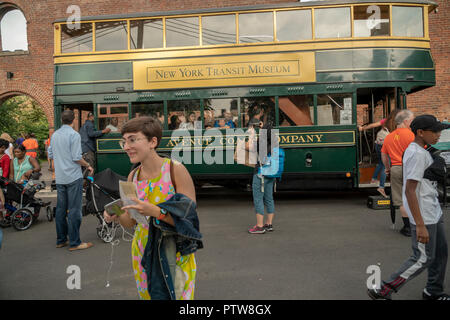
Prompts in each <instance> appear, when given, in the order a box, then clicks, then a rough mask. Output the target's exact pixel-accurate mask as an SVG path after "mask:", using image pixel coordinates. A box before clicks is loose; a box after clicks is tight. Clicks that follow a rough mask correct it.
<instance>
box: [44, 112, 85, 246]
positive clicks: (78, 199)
mask: <svg viewBox="0 0 450 320" xmlns="http://www.w3.org/2000/svg"><path fill="white" fill-rule="evenodd" d="M74 119H75V114H74V113H73V111H72V110H65V111H63V113H62V115H61V120H62V124H63V125H62V126H61V128H59V129H58V130H56V131H55V133H53V136H52V140H51V143H50V147H49V149H48V156H49V158H50V159H53V161H54V166H55V182H56V190H57V203H56V216H55V222H56V236H57V239H56V247H57V248H62V247H65V246H67V245H68V244H69V243H68V242H67V237H69V240H70V249H69V250H70V251H74V250H80V249H87V248H90V247H92V246H93V244H92V243H90V242H89V243H84V242H81V240H80V226H81V216H82V215H81V207H82V197H83V174H82V172H81V166H83V167H87V168H88V171H89V173H90V174H93V173H94V169H93V168H92V167H91V166H90V165H89V163H87V162H86V161H85V160H84V159H83V158H82V154H81V138H80V134H79V133H78V132H76V131H75V130H74V129H73V120H74Z"/></svg>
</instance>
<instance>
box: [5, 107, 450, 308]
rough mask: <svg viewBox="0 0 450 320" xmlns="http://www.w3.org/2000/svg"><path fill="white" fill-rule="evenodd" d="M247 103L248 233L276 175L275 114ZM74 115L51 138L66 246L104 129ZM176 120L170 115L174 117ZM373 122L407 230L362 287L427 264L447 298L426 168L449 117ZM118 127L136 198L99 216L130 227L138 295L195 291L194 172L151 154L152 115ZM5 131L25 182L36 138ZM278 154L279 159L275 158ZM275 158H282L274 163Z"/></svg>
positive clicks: (386, 292) (263, 219) (429, 290)
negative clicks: (386, 269) (391, 264)
mask: <svg viewBox="0 0 450 320" xmlns="http://www.w3.org/2000/svg"><path fill="white" fill-rule="evenodd" d="M250 110H251V113H250V116H249V120H248V128H247V129H248V133H249V139H248V141H247V142H246V143H245V150H246V151H247V152H249V153H255V154H256V159H257V160H256V163H255V164H252V165H251V166H252V167H253V168H254V169H253V178H252V194H253V203H254V209H255V214H256V225H255V226H253V227H251V228H249V229H248V232H249V233H250V234H262V233H266V232H271V231H274V226H273V224H274V216H275V205H274V199H273V192H274V185H275V183H276V175H275V174H274V173H273V172H272V174H266V173H265V172H266V171H265V170H264V169H267V166H270V163H271V162H272V163H273V162H274V157H273V155H274V154H277V153H278V152H280V150H279V148H278V146H277V144H276V143H274V140H273V139H272V134H271V133H272V123H271V121H270V118H268V117H267V115H266V114H265V113H264V108H262V107H260V106H258V105H254V106H252V108H251V109H250ZM74 119H75V115H74V112H73V111H71V110H65V111H63V112H62V116H61V120H62V126H61V128H59V129H58V130H56V131H55V132H54V134H53V136H52V137H51V140H50V143H49V144H48V157H49V159H50V160H52V161H53V165H54V170H55V180H56V189H57V206H56V217H55V220H56V247H57V248H63V247H66V246H69V250H70V251H75V250H82V249H88V248H90V247H92V246H93V244H92V243H91V242H82V241H81V239H80V225H81V219H82V213H81V204H82V193H83V191H82V188H83V174H82V168H83V167H85V168H86V169H87V170H88V171H89V173H90V174H93V172H94V169H93V167H94V166H95V156H94V155H93V153H94V152H95V144H94V141H95V138H97V137H100V136H101V135H103V134H105V133H108V132H110V130H111V128H107V129H104V130H100V131H97V130H95V128H94V123H93V120H94V118H93V115H92V114H89V115H88V118H87V120H86V122H85V124H84V125H83V127H82V128H81V129H80V132H79V133H78V132H77V131H75V130H74V128H73V126H74ZM231 120H232V119H230V121H231ZM172 121H173V122H172ZM177 121H178V120H177V119H176V118H173V119H171V123H176V122H177ZM195 121H196V114H195V113H191V114H190V115H189V122H186V123H188V124H189V125H191V124H192V125H195ZM189 125H186V128H188V126H189ZM218 125H219V126H220V124H218ZM225 125H227V122H225ZM228 125H230V126H231V123H228ZM373 126H374V127H377V126H380V127H381V129H380V132H379V134H377V139H376V141H375V143H376V144H377V147H376V148H377V153H378V156H379V159H380V161H379V163H378V165H377V169H376V171H375V174H374V176H373V181H375V179H377V178H378V175H380V185H379V188H378V191H379V192H380V193H381V194H382V195H383V196H386V193H385V192H384V183H385V179H386V176H388V177H390V181H391V192H392V201H393V204H394V206H396V207H398V208H400V211H401V213H402V216H403V222H404V227H403V228H402V230H401V233H402V234H404V235H405V236H409V237H411V238H412V246H413V253H412V256H411V257H410V258H409V259H408V260H407V261H405V263H404V264H403V265H402V266H401V267H400V268H399V270H398V271H396V272H394V273H393V274H392V275H391V276H390V278H389V279H388V280H387V281H385V282H383V285H382V287H381V288H372V289H369V290H368V294H369V296H370V297H371V298H373V299H390V298H391V295H392V293H393V292H397V291H398V290H399V289H400V288H401V287H402V286H403V285H404V284H405V283H407V282H408V281H410V280H411V279H413V278H414V277H416V276H417V275H418V274H420V273H421V272H422V271H424V270H425V269H428V271H429V273H428V282H427V285H426V288H425V290H424V292H423V297H424V299H441V300H449V299H450V298H449V296H448V295H447V294H445V293H444V286H443V281H444V276H445V270H446V263H447V251H448V250H447V242H446V238H445V231H444V226H443V219H442V210H441V207H440V204H439V201H438V197H437V191H436V184H437V182H436V179H435V178H433V174H432V173H430V172H428V171H427V170H428V168H429V167H430V166H431V165H432V164H433V163H434V161H435V160H434V158H433V157H432V156H431V155H430V153H429V152H428V151H427V150H426V148H425V147H426V146H429V145H431V144H435V143H436V142H437V141H438V139H439V136H440V132H441V131H442V130H443V129H445V128H447V127H448V126H447V125H444V124H442V123H440V122H438V121H437V120H436V118H435V117H433V116H431V115H422V116H418V117H416V118H414V114H413V113H412V112H411V111H409V110H401V111H398V110H396V111H394V112H392V113H391V114H390V115H389V116H388V117H387V118H386V119H383V120H382V121H380V122H379V123H378V124H374V125H373ZM368 128H370V126H366V127H365V128H364V127H363V128H360V131H363V130H365V129H368ZM257 129H259V130H265V131H266V132H265V134H264V135H262V134H261V131H260V134H259V135H257V134H256V132H257ZM121 135H122V140H121V143H120V145H121V147H122V148H123V149H124V151H125V152H126V154H127V155H128V157H129V159H130V162H131V163H132V164H135V168H134V169H133V170H132V171H131V172H130V174H129V175H128V181H129V182H132V183H133V184H134V185H135V186H136V190H137V198H136V199H133V203H132V204H128V205H125V206H124V207H122V210H123V213H122V214H120V215H110V214H109V213H108V212H106V211H105V212H104V213H103V217H104V219H105V221H106V222H107V223H112V222H113V221H115V222H118V223H120V224H121V225H122V226H123V227H126V228H134V230H135V231H134V237H133V243H132V248H131V255H132V266H133V270H134V277H135V281H136V285H137V291H138V294H139V297H140V298H141V299H150V298H151V299H182V300H185V299H186V300H188V299H193V298H194V292H195V279H196V270H197V266H196V259H195V254H196V251H197V250H198V249H201V248H202V247H203V243H202V240H201V239H202V236H201V234H200V232H199V220H198V214H197V205H196V193H195V188H194V183H193V180H192V178H191V176H190V174H189V172H188V171H187V169H186V168H185V166H184V165H183V164H181V163H179V162H177V161H172V159H170V158H164V157H161V156H160V155H159V154H158V153H157V151H156V148H157V147H158V145H159V143H160V141H161V138H162V125H161V122H160V121H159V120H158V119H155V118H152V117H146V116H144V117H138V118H134V119H131V120H129V121H128V122H126V123H125V124H124V125H123V126H122V128H121ZM4 138H8V139H4ZM11 140H12V139H10V137H8V136H7V135H2V138H0V165H1V170H2V172H1V174H2V176H3V177H10V178H12V179H14V180H15V181H16V182H18V183H23V182H24V181H25V180H26V179H27V178H28V177H29V175H30V174H31V173H32V172H36V171H39V170H40V166H39V162H38V161H36V159H35V158H34V156H35V150H33V148H34V145H33V144H31V143H30V144H26V143H25V144H24V143H22V144H21V145H16V146H13V147H12V149H11V146H10V141H11ZM25 141H26V140H25ZM25 141H24V142H25ZM275 141H278V140H277V139H275ZM27 146H28V148H27ZM263 149H264V152H262V150H263ZM7 151H8V152H9V153H6V152H7ZM283 157H284V156H283ZM93 159H94V160H93ZM280 159H281V157H279V158H278V161H282V160H280ZM283 160H284V158H283ZM279 166H280V163H278V165H277V168H278V167H279ZM1 197H2V194H1V193H0V201H2V203H4V198H1ZM132 210H134V211H135V212H137V213H139V214H141V215H143V216H145V217H146V219H145V221H146V223H143V222H142V223H141V222H137V221H136V219H134V218H133V215H132V214H131V212H132ZM161 243H162V244H163V245H161Z"/></svg>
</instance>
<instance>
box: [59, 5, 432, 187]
mask: <svg viewBox="0 0 450 320" xmlns="http://www.w3.org/2000/svg"><path fill="white" fill-rule="evenodd" d="M435 8H436V4H435V3H434V2H433V1H425V0H423V1H419V0H410V1H407V0H398V1H379V2H373V1H352V0H347V1H342V0H335V1H317V2H305V3H296V4H285V5H276V6H275V5H272V6H269V5H264V6H252V7H239V8H238V7H233V8H217V9H205V10H197V11H176V12H163V13H137V14H134V15H133V14H130V15H127V16H109V17H86V18H83V19H82V20H81V21H80V24H79V25H78V27H74V26H73V25H71V24H70V23H67V22H66V21H62V20H61V21H57V22H55V23H54V32H55V56H54V62H55V87H54V96H55V119H56V122H57V123H56V126H57V127H58V126H59V123H58V118H59V113H60V112H61V110H62V108H67V107H68V108H72V109H78V110H79V111H80V112H79V114H80V117H79V124H80V125H81V123H82V121H83V119H82V116H83V114H84V113H83V111H93V112H94V114H95V115H96V125H97V126H98V127H99V128H100V129H103V128H104V127H106V126H108V125H109V126H112V127H115V128H120V126H121V125H122V124H123V123H124V122H125V121H126V120H128V119H130V118H133V117H136V116H140V115H152V116H155V117H158V118H159V119H160V120H161V122H162V124H163V127H164V129H165V130H164V137H163V140H162V143H161V145H160V148H159V151H160V152H166V153H170V152H171V150H172V149H173V147H174V146H176V145H177V144H178V143H179V142H180V140H176V139H175V138H173V137H172V134H173V130H174V129H177V128H180V127H181V128H185V129H188V130H191V131H190V132H191V134H192V139H191V140H190V141H191V143H190V146H191V147H192V151H193V153H195V152H194V151H202V150H204V149H205V148H206V147H207V146H208V144H209V143H210V142H208V141H209V140H208V136H207V130H209V129H211V128H216V129H218V130H221V131H222V132H223V133H224V134H225V130H226V128H229V129H231V128H233V129H239V128H241V129H245V128H246V127H247V126H248V123H249V121H250V119H252V118H253V117H255V115H257V116H259V117H262V119H264V120H265V121H270V122H272V124H273V125H274V126H275V127H277V128H278V129H279V132H280V145H281V147H283V148H285V149H286V161H287V163H286V174H285V175H286V177H287V179H286V180H285V181H286V182H285V183H284V185H285V186H286V187H288V188H291V187H292V188H299V187H300V188H301V185H304V181H305V180H309V181H311V183H310V184H309V185H308V187H312V186H314V185H317V186H318V187H319V186H320V185H322V184H327V183H328V182H327V181H329V180H332V181H333V185H334V186H335V187H338V188H342V187H355V186H358V184H359V183H360V182H361V178H362V177H363V174H362V169H364V167H365V166H366V164H367V163H368V164H369V167H370V165H371V163H372V160H373V155H372V153H371V152H370V147H369V148H367V147H366V145H370V144H371V143H372V142H371V141H368V140H367V137H366V136H365V137H364V139H365V140H364V139H360V138H361V137H360V136H359V133H358V130H357V124H358V123H361V122H362V123H365V122H373V121H375V120H376V119H377V118H380V117H386V116H387V114H388V113H389V112H390V111H391V110H393V109H395V108H405V107H406V106H407V100H406V95H407V93H410V92H414V91H418V90H422V89H425V88H427V87H430V86H433V85H434V84H435V69H434V62H433V60H432V57H431V53H430V40H429V33H428V14H429V13H430V12H431V11H432V10H434V9H435ZM377 105H381V106H382V108H378V107H377ZM193 130H198V131H196V132H194V131H193ZM199 132H200V135H201V136H202V137H201V138H198V136H199ZM205 135H206V137H207V138H206V139H205V138H204V136H205ZM372 135H373V134H372ZM196 137H197V139H196ZM233 137H234V138H232V139H227V137H225V138H222V140H221V141H222V142H223V147H224V148H225V149H226V148H227V147H234V146H235V145H236V139H235V138H236V135H234V136H233ZM119 139H120V134H118V133H115V134H114V133H112V134H110V135H109V136H106V137H103V138H102V139H99V140H98V142H97V147H98V150H97V153H98V155H97V156H98V159H99V160H101V161H99V163H101V165H99V167H98V169H99V170H101V169H103V168H104V167H112V168H113V169H115V170H116V171H118V172H120V173H124V171H126V170H128V168H129V163H127V160H126V155H125V154H124V153H123V151H122V150H120V148H119V146H118V140H119ZM371 139H372V140H373V137H372V138H371ZM210 140H211V139H210ZM363 142H364V143H363ZM192 157H194V155H193V156H192ZM224 157H225V155H224ZM125 163H126V165H124V164H125ZM192 163H193V162H192ZM187 167H188V169H189V170H190V172H191V174H193V176H194V178H198V179H202V178H204V179H211V178H214V179H225V180H226V179H239V178H243V177H246V176H248V173H249V172H251V169H250V168H248V167H245V166H242V165H238V164H234V165H226V164H221V163H213V164H207V163H202V164H201V165H198V164H197V165H193V164H187ZM283 179H284V178H283ZM299 179H300V180H302V183H299V182H298V181H299ZM290 180H291V181H292V184H291V186H290Z"/></svg>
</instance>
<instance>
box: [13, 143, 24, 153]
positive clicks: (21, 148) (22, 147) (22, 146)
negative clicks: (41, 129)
mask: <svg viewBox="0 0 450 320" xmlns="http://www.w3.org/2000/svg"><path fill="white" fill-rule="evenodd" d="M16 149H19V150H20V151H22V152H25V151H27V148H25V146H24V145H22V144H15V145H14V150H16Z"/></svg>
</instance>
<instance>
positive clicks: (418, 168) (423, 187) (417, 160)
mask: <svg viewBox="0 0 450 320" xmlns="http://www.w3.org/2000/svg"><path fill="white" fill-rule="evenodd" d="M432 163H433V158H432V157H431V155H430V153H429V152H428V151H426V150H425V149H424V148H423V147H421V146H419V145H418V144H417V143H415V142H412V143H411V144H410V145H409V146H408V148H407V149H406V151H405V153H404V155H403V192H402V196H403V206H404V207H405V209H406V212H407V213H408V217H409V221H410V222H411V223H412V224H414V225H415V224H416V223H415V221H414V218H413V216H412V213H411V210H410V209H409V206H408V200H407V199H406V195H405V190H406V181H407V180H415V181H418V182H419V183H418V184H417V189H416V195H417V199H418V201H419V209H420V214H421V215H422V219H423V222H424V223H425V224H426V225H429V224H436V223H438V222H439V219H440V218H441V216H442V209H441V205H440V204H439V199H438V191H437V182H436V181H430V180H428V179H425V178H424V177H423V174H424V172H425V169H427V168H428V167H429V166H430V165H431V164H432Z"/></svg>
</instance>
